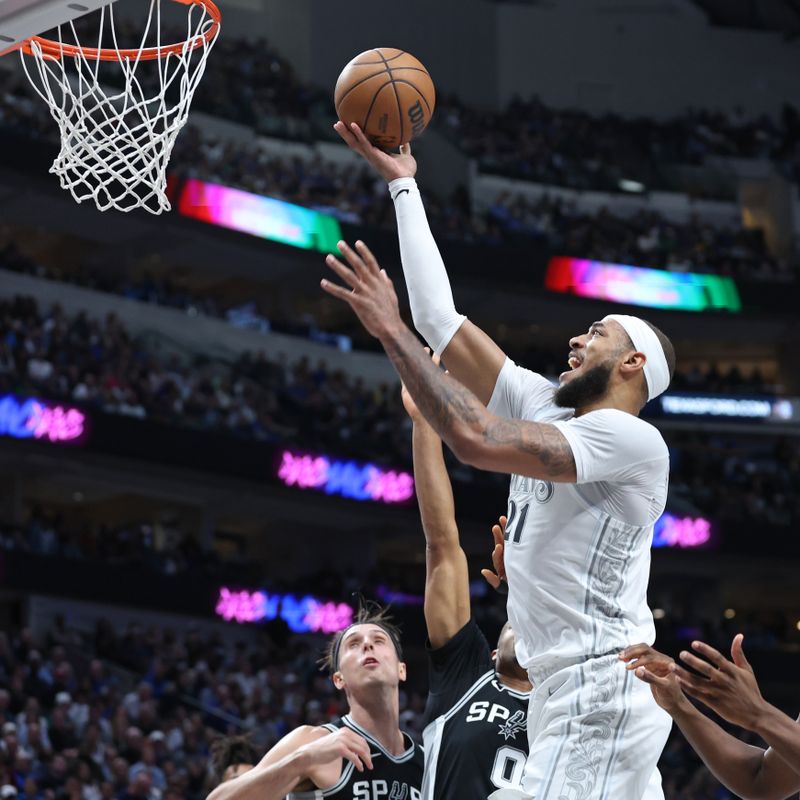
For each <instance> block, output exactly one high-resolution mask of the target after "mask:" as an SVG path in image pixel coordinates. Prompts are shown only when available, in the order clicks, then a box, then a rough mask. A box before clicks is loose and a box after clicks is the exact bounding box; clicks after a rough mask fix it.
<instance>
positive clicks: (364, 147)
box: [333, 120, 417, 183]
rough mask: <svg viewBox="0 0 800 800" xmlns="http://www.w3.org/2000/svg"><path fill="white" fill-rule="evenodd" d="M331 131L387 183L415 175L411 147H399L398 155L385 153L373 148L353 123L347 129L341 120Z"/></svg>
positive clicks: (406, 145)
mask: <svg viewBox="0 0 800 800" xmlns="http://www.w3.org/2000/svg"><path fill="white" fill-rule="evenodd" d="M333 129H334V130H335V131H336V133H338V134H339V136H341V137H342V139H343V140H344V142H345V144H346V145H347V146H348V147H349V148H350V149H351V150H354V151H355V152H356V153H358V154H359V155H360V156H361V157H362V158H363V159H364V160H365V161H366V162H367V163H368V164H369V165H370V166H371V167H372V168H373V169H374V170H375V171H376V172H377V173H378V174H379V175H380V176H381V177H382V178H383V179H384V180H385V181H386V182H387V183H388V182H389V181H393V180H394V179H395V178H413V177H414V175H416V174H417V162H416V161H415V160H414V156H412V155H411V145H410V144H404V145H401V146H400V152H399V153H385V152H384V151H383V150H380V149H379V148H377V147H375V145H373V144H372V143H371V142H370V141H369V139H367V137H366V136H364V132H363V131H362V130H361V128H359V127H358V125H357V124H356V123H355V122H353V123H351V124H350V127H349V128H348V127H347V125H345V124H344V122H342V121H341V120H339V122H337V123H336V124H335V125H334V126H333Z"/></svg>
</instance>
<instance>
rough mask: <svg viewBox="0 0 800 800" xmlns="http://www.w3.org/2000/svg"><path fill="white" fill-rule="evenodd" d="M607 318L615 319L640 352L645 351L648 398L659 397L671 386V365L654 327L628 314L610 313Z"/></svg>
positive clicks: (645, 376)
mask: <svg viewBox="0 0 800 800" xmlns="http://www.w3.org/2000/svg"><path fill="white" fill-rule="evenodd" d="M606 319H613V320H614V321H615V322H618V323H619V324H620V325H622V327H623V328H624V329H625V333H627V334H628V336H630V337H631V341H632V342H633V346H634V347H635V348H636V350H637V351H638V352H640V353H644V354H645V356H646V358H647V360H646V361H645V363H644V379H645V381H647V399H648V400H652V399H653V398H654V397H658V396H659V395H660V394H661V393H662V392H664V391H665V390H666V388H667V387H668V386H669V367H668V366H667V357H666V356H665V355H664V348H663V347H662V346H661V342H659V341H658V336H656V335H655V333H654V332H653V329H652V328H651V327H650V326H649V325H648V324H647V323H646V322H645V321H644V320H641V319H639V317H632V316H630V315H628V314H609V315H608V316H607V317H606Z"/></svg>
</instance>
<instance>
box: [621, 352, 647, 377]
mask: <svg viewBox="0 0 800 800" xmlns="http://www.w3.org/2000/svg"><path fill="white" fill-rule="evenodd" d="M646 361H647V356H646V355H645V354H644V353H640V352H639V351H638V350H630V351H628V353H627V354H626V356H625V359H624V360H623V362H622V364H621V365H620V369H621V370H622V371H623V372H638V371H639V370H641V369H644V365H645V362H646Z"/></svg>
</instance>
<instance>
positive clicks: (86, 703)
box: [0, 598, 755, 800]
mask: <svg viewBox="0 0 800 800" xmlns="http://www.w3.org/2000/svg"><path fill="white" fill-rule="evenodd" d="M493 606H494V607H495V609H496V610H497V609H500V607H501V606H502V598H494V600H493ZM498 613H499V614H500V615H502V611H499V612H498ZM482 616H485V614H483V612H481V611H480V610H478V611H477V614H476V620H477V621H478V622H479V624H484V625H485V621H482V619H481V618H482ZM495 616H497V614H495ZM492 622H494V620H490V621H489V625H490V627H491V624H492ZM661 625H662V627H663V623H661ZM486 630H487V635H489V636H490V637H491V636H494V635H496V630H495V629H492V630H490V628H487V629H486ZM737 630H738V628H737ZM705 633H706V634H709V633H711V631H710V630H708V629H706V631H705ZM716 634H717V636H718V638H712V637H711V636H709V637H708V640H710V641H711V642H713V643H716V644H718V645H721V644H723V643H724V642H725V641H727V640H729V639H730V631H728V630H727V629H724V627H723V626H716ZM683 635H684V634H681V633H680V631H679V630H678V629H677V628H676V629H675V631H669V632H667V635H665V637H664V641H665V642H667V641H669V642H670V643H671V642H672V641H676V642H677V641H681V637H682V636H683ZM240 639H241V640H240V641H238V642H235V643H234V642H233V641H232V640H231V639H230V638H228V637H225V638H223V637H222V636H221V635H220V634H219V633H218V632H215V631H211V630H209V629H206V628H204V627H201V626H199V625H188V626H187V627H185V628H183V629H181V630H176V629H174V628H168V627H156V626H147V627H146V626H144V625H142V624H139V623H129V624H127V626H125V625H119V624H112V622H110V621H109V620H107V619H98V620H97V621H96V624H95V627H94V630H93V631H91V632H86V631H80V632H79V631H78V630H77V629H75V628H73V627H71V626H70V625H68V624H66V623H65V621H64V619H63V617H58V618H56V619H55V621H54V622H53V624H52V625H51V626H50V628H49V629H48V630H47V631H46V633H45V634H44V635H43V636H40V637H37V636H34V634H33V633H32V631H31V630H30V629H29V628H22V629H6V631H4V632H2V633H0V787H2V788H0V797H3V798H9V797H16V798H19V800H201V798H204V797H205V796H206V795H207V793H208V791H209V789H210V788H211V787H212V786H213V783H214V776H213V775H212V766H211V758H210V754H211V752H212V750H213V748H214V743H215V742H216V741H217V740H218V739H219V737H220V736H222V735H228V734H241V733H246V734H248V735H249V738H250V741H251V743H252V744H253V746H254V748H255V751H256V753H258V754H259V756H260V755H261V754H263V753H264V752H265V751H266V750H267V749H268V748H269V747H271V746H272V745H273V744H274V743H275V742H276V741H277V740H278V739H280V738H281V737H282V736H283V735H284V734H286V733H287V732H288V731H290V730H292V729H294V728H295V727H297V726H298V725H302V724H310V725H319V724H322V723H324V722H327V721H329V720H331V719H335V718H337V717H339V716H341V715H342V714H344V713H345V712H346V705H345V701H344V697H343V696H342V695H341V694H338V693H337V692H336V691H335V690H334V688H333V685H332V684H331V682H330V680H329V679H328V677H327V676H326V675H325V674H323V673H322V672H320V668H319V661H318V659H319V655H320V650H321V647H322V644H323V642H322V640H320V639H318V638H316V637H303V636H298V635H293V634H290V633H289V632H288V630H286V629H285V628H282V627H281V626H276V625H273V624H271V625H270V626H269V627H268V628H262V629H261V631H260V632H259V634H258V636H257V637H256V636H246V635H244V634H243V635H242V636H241V637H240ZM754 640H755V637H748V641H749V642H750V644H751V650H752V649H753V642H754ZM405 644H406V649H407V650H408V651H409V656H412V654H413V652H414V651H416V652H417V653H418V654H421V642H410V641H409V640H408V638H406V642H405ZM412 667H413V668H412V669H411V670H410V672H409V680H408V682H407V684H405V685H404V686H403V687H402V690H401V695H400V702H401V725H402V726H403V727H404V728H405V729H407V730H408V731H409V732H410V733H411V734H412V735H413V736H415V737H419V736H420V734H421V727H422V724H423V713H422V712H423V710H424V704H425V670H424V658H421V657H416V659H415V660H414V662H413V664H412ZM660 766H661V770H662V773H663V776H664V787H665V795H666V798H667V800H678V799H679V798H680V800H726V799H727V798H729V797H731V795H729V794H728V793H727V792H725V791H724V790H723V789H722V788H721V787H720V786H719V784H718V783H717V782H716V781H715V780H714V779H713V777H712V776H711V775H710V774H709V773H708V771H707V770H706V769H705V767H703V766H702V764H701V763H700V762H699V760H698V759H697V758H696V756H695V755H694V754H693V752H692V751H691V749H690V748H689V746H688V744H687V743H686V742H685V740H684V739H683V737H682V736H681V735H680V734H679V733H677V732H676V731H673V734H672V737H671V740H670V742H669V744H668V746H667V748H666V750H665V752H664V755H663V757H662V760H661V764H660Z"/></svg>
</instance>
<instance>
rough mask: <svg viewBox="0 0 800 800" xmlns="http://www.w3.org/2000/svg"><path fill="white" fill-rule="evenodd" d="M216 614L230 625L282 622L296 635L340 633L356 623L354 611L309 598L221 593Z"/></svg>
mask: <svg viewBox="0 0 800 800" xmlns="http://www.w3.org/2000/svg"><path fill="white" fill-rule="evenodd" d="M216 613H217V616H218V617H222V619H224V620H225V621H226V622H230V621H231V620H233V621H234V622H267V621H269V620H273V619H282V620H283V621H284V622H286V624H287V625H288V626H289V628H290V630H292V631H294V632H295V633H336V632H337V631H341V630H344V629H345V628H346V627H348V625H350V624H351V623H352V622H353V608H352V606H349V605H347V603H332V602H324V601H323V600H318V599H317V598H315V597H310V596H308V595H306V596H305V597H300V598H297V597H295V596H294V595H291V594H267V592H248V591H246V590H244V591H236V590H233V589H228V588H227V587H225V586H223V587H222V588H221V589H220V590H219V598H218V599H217V606H216Z"/></svg>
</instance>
